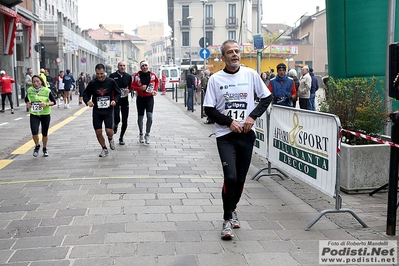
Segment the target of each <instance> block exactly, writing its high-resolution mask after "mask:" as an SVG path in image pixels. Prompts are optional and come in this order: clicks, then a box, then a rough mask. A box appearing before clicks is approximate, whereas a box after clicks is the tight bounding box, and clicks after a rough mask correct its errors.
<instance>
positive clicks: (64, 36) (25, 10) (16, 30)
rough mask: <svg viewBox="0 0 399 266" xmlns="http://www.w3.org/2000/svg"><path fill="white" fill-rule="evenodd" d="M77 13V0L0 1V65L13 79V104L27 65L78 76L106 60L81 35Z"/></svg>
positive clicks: (101, 53) (16, 98)
mask: <svg viewBox="0 0 399 266" xmlns="http://www.w3.org/2000/svg"><path fill="white" fill-rule="evenodd" d="M78 12H79V10H78V1H77V0H68V1H59V0H25V1H12V0H0V28H1V29H2V32H3V33H2V34H0V38H1V40H0V50H1V51H2V53H0V65H1V67H2V69H3V70H5V71H6V72H7V73H8V74H9V75H10V76H12V77H13V78H14V79H15V80H16V83H15V85H14V93H13V97H14V98H15V102H16V103H17V105H18V102H19V95H20V94H23V92H24V90H25V88H24V85H25V84H24V78H25V73H26V70H27V68H32V69H33V73H34V74H38V73H39V70H40V68H47V69H49V71H50V75H51V76H56V75H57V74H58V73H59V71H60V70H66V69H70V70H71V71H72V72H73V73H74V74H75V75H78V74H79V73H80V72H92V71H94V66H95V65H96V64H97V63H104V62H105V60H106V59H107V57H106V54H105V53H104V51H102V50H101V49H100V48H99V47H98V45H97V43H96V42H95V41H94V40H92V39H91V38H90V37H89V36H86V35H82V33H81V30H80V28H79V27H78ZM21 96H22V95H21Z"/></svg>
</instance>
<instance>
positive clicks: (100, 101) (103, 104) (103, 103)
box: [97, 96, 111, 109]
mask: <svg viewBox="0 0 399 266" xmlns="http://www.w3.org/2000/svg"><path fill="white" fill-rule="evenodd" d="M110 104H111V101H110V99H109V96H105V97H98V98H97V107H98V108H101V109H102V108H108V107H110V106H111V105H110Z"/></svg>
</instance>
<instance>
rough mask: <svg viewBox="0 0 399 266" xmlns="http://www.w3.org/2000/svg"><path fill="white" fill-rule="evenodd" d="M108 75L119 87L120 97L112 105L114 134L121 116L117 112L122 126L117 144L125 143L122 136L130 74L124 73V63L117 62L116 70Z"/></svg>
mask: <svg viewBox="0 0 399 266" xmlns="http://www.w3.org/2000/svg"><path fill="white" fill-rule="evenodd" d="M109 77H110V78H111V79H113V80H115V82H116V84H118V86H119V89H120V90H121V98H120V99H119V102H118V104H117V105H116V106H115V107H114V126H113V129H114V134H116V132H117V131H118V124H119V122H120V121H121V117H120V116H119V114H120V113H121V114H122V127H121V132H120V134H119V145H125V142H124V141H123V136H124V135H125V132H126V129H127V119H128V117H129V97H128V95H129V92H130V84H131V83H132V76H130V75H129V74H128V73H126V63H125V62H123V61H122V62H119V63H118V70H117V71H116V72H114V73H112V74H111V75H109Z"/></svg>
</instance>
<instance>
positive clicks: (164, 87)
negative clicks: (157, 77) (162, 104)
mask: <svg viewBox="0 0 399 266" xmlns="http://www.w3.org/2000/svg"><path fill="white" fill-rule="evenodd" d="M161 82H162V83H161V87H162V95H165V94H166V74H165V73H164V72H162V78H161Z"/></svg>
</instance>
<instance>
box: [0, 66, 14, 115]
mask: <svg viewBox="0 0 399 266" xmlns="http://www.w3.org/2000/svg"><path fill="white" fill-rule="evenodd" d="M11 83H15V80H14V79H13V78H11V77H10V76H7V75H6V72H5V71H4V70H1V71H0V88H1V107H2V108H1V112H2V113H4V108H5V103H6V96H7V98H8V101H9V102H10V106H11V113H12V114H13V113H14V107H13V103H12V85H11Z"/></svg>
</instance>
